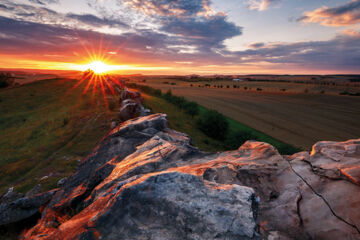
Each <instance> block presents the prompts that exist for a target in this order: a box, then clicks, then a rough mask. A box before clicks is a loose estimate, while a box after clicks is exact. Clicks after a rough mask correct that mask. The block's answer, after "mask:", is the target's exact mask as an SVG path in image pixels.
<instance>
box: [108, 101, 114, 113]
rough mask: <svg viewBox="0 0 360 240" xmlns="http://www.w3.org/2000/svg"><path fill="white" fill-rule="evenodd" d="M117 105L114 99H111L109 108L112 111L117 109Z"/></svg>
mask: <svg viewBox="0 0 360 240" xmlns="http://www.w3.org/2000/svg"><path fill="white" fill-rule="evenodd" d="M115 107H116V102H115V101H113V100H110V101H109V110H110V111H114V110H115Z"/></svg>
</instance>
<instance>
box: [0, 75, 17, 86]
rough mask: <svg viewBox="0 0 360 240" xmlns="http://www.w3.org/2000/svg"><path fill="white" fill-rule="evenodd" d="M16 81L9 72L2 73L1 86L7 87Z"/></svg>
mask: <svg viewBox="0 0 360 240" xmlns="http://www.w3.org/2000/svg"><path fill="white" fill-rule="evenodd" d="M13 83H14V81H13V80H12V79H11V77H10V75H9V74H5V73H1V74H0V88H6V87H8V86H10V85H12V84H13Z"/></svg>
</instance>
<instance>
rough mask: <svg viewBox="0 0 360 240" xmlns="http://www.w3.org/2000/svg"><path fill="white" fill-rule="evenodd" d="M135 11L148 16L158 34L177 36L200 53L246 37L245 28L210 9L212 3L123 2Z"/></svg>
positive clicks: (197, 0)
mask: <svg viewBox="0 0 360 240" xmlns="http://www.w3.org/2000/svg"><path fill="white" fill-rule="evenodd" d="M122 3H124V4H125V5H127V6H129V7H130V8H132V9H133V10H136V11H138V12H141V13H144V14H145V15H147V16H149V17H151V18H152V20H153V21H154V22H155V23H156V24H157V25H158V30H159V31H162V32H165V33H167V34H169V35H174V34H175V35H176V36H177V37H178V41H180V42H182V43H183V44H189V45H195V46H197V48H198V49H197V51H207V52H208V51H212V50H211V48H224V47H225V46H224V45H223V41H224V40H226V39H229V38H232V37H235V36H238V35H241V34H242V28H241V27H239V26H236V25H235V24H234V23H232V22H229V21H228V20H227V17H226V15H225V14H224V13H222V12H215V11H214V10H213V9H211V7H210V4H211V2H210V0H160V1H159V0H123V1H122Z"/></svg>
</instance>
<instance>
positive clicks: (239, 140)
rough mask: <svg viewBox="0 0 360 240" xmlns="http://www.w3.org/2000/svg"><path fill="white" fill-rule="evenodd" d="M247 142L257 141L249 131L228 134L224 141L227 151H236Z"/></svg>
mask: <svg viewBox="0 0 360 240" xmlns="http://www.w3.org/2000/svg"><path fill="white" fill-rule="evenodd" d="M247 140H258V137H257V136H256V135H254V134H253V133H252V132H251V131H249V130H238V131H235V132H231V133H229V135H228V136H227V138H226V141H225V143H226V145H225V146H226V148H227V149H237V148H239V147H240V146H241V145H243V144H244V143H245V142H246V141H247Z"/></svg>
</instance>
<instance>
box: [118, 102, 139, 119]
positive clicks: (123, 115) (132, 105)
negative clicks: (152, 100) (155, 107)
mask: <svg viewBox="0 0 360 240" xmlns="http://www.w3.org/2000/svg"><path fill="white" fill-rule="evenodd" d="M121 105H122V106H121V108H120V113H119V119H120V121H126V120H129V119H132V118H135V117H137V116H139V115H140V112H141V109H142V106H141V104H139V103H137V102H135V101H133V100H124V101H123V102H122V104H121Z"/></svg>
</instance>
